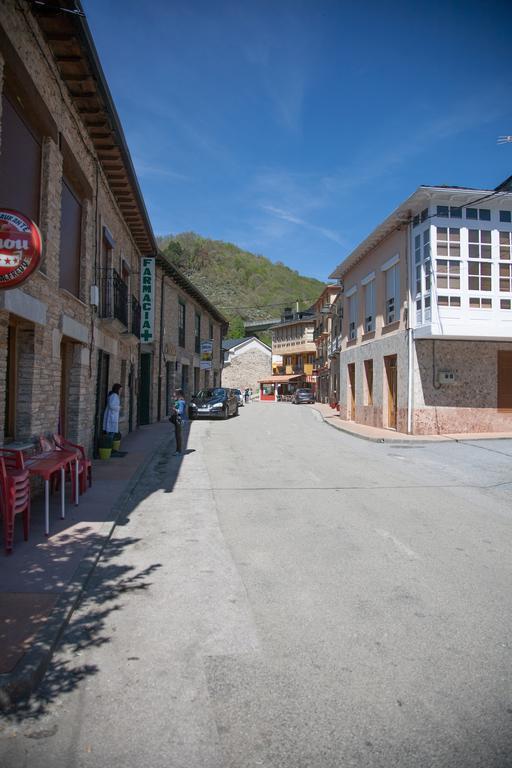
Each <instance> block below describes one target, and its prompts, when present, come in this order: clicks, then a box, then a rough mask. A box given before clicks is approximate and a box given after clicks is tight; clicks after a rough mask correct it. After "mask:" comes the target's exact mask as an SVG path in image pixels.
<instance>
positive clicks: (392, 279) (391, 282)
mask: <svg viewBox="0 0 512 768" xmlns="http://www.w3.org/2000/svg"><path fill="white" fill-rule="evenodd" d="M399 279H400V270H399V265H398V264H395V266H394V267H390V268H389V269H388V270H386V305H385V312H384V317H385V323H386V325H389V324H390V323H394V322H395V321H396V320H399V319H400V309H399V297H400V284H399Z"/></svg>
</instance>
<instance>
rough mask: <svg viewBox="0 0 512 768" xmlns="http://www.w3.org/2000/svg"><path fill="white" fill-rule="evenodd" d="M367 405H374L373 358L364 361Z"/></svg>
mask: <svg viewBox="0 0 512 768" xmlns="http://www.w3.org/2000/svg"><path fill="white" fill-rule="evenodd" d="M364 378H365V393H364V394H365V405H373V360H365V361H364Z"/></svg>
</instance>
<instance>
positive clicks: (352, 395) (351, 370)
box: [347, 363, 356, 421]
mask: <svg viewBox="0 0 512 768" xmlns="http://www.w3.org/2000/svg"><path fill="white" fill-rule="evenodd" d="M347 371H348V388H349V390H350V392H349V413H350V420H351V421H355V420H356V364H355V363H349V364H348V365H347Z"/></svg>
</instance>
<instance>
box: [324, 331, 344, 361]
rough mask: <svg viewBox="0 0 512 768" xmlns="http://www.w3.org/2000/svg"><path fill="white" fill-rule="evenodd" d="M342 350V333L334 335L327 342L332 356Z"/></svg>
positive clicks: (328, 350)
mask: <svg viewBox="0 0 512 768" xmlns="http://www.w3.org/2000/svg"><path fill="white" fill-rule="evenodd" d="M340 350H341V334H339V335H338V336H334V337H333V338H332V339H329V341H328V342H327V354H328V356H329V357H332V356H333V355H335V354H336V353H337V352H339V351H340Z"/></svg>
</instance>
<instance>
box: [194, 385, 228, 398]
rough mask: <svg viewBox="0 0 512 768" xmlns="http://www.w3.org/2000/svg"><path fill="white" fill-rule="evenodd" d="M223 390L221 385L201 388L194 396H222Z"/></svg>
mask: <svg viewBox="0 0 512 768" xmlns="http://www.w3.org/2000/svg"><path fill="white" fill-rule="evenodd" d="M224 394H225V390H224V389H222V387H213V388H211V389H201V390H200V391H199V392H198V393H197V395H196V397H199V398H200V399H201V400H207V399H208V398H210V397H224Z"/></svg>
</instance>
